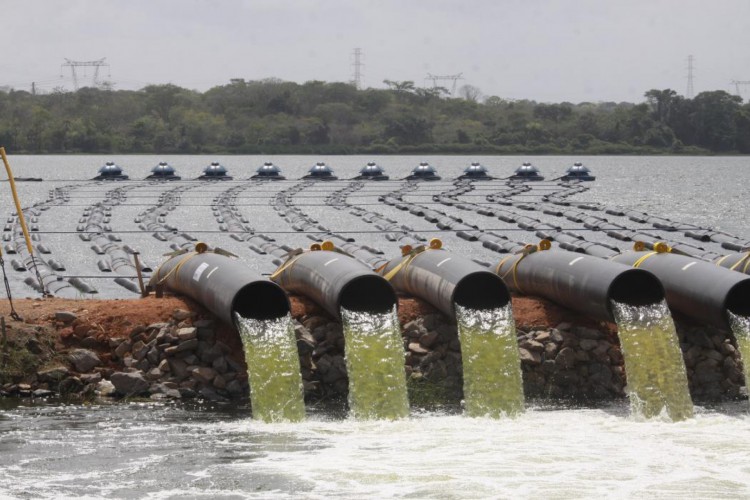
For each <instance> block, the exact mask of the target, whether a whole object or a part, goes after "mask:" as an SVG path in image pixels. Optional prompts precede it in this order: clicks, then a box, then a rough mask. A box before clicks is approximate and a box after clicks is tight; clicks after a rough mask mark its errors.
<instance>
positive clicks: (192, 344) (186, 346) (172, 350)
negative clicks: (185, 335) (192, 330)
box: [164, 338, 198, 356]
mask: <svg viewBox="0 0 750 500" xmlns="http://www.w3.org/2000/svg"><path fill="white" fill-rule="evenodd" d="M196 347H198V339H197V338H196V339H190V340H186V341H185V342H180V343H179V344H177V345H175V346H171V347H167V348H166V349H164V353H165V354H166V355H167V356H174V355H176V354H179V353H181V352H186V351H190V350H193V349H195V348H196Z"/></svg>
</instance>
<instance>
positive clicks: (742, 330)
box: [729, 312, 750, 386]
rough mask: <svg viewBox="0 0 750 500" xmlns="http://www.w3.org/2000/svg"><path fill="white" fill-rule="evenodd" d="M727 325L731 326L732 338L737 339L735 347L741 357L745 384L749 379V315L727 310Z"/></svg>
mask: <svg viewBox="0 0 750 500" xmlns="http://www.w3.org/2000/svg"><path fill="white" fill-rule="evenodd" d="M729 326H730V327H731V328H732V333H733V334H734V338H735V339H737V348H738V349H739V351H740V356H741V357H742V369H743V371H744V373H745V385H746V386H747V385H748V381H750V317H747V316H739V315H737V314H734V313H732V312H729Z"/></svg>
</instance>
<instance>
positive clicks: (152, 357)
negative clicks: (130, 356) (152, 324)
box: [146, 345, 159, 365]
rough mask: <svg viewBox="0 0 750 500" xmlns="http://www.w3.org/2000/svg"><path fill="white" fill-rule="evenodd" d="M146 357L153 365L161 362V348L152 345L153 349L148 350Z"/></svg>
mask: <svg viewBox="0 0 750 500" xmlns="http://www.w3.org/2000/svg"><path fill="white" fill-rule="evenodd" d="M146 359H148V362H149V363H151V364H152V365H158V364H159V349H157V347H156V345H153V346H151V349H149V350H148V354H146Z"/></svg>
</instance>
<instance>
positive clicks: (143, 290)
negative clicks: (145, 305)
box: [133, 252, 148, 297]
mask: <svg viewBox="0 0 750 500" xmlns="http://www.w3.org/2000/svg"><path fill="white" fill-rule="evenodd" d="M139 254H140V252H133V259H134V260H135V272H136V274H138V287H139V288H140V289H141V297H148V290H146V288H145V287H144V286H143V275H142V274H141V262H140V260H139V259H138V255H139Z"/></svg>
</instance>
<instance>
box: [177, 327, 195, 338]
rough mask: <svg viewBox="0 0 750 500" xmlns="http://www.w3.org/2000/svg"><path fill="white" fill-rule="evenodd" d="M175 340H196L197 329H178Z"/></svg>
mask: <svg viewBox="0 0 750 500" xmlns="http://www.w3.org/2000/svg"><path fill="white" fill-rule="evenodd" d="M177 338H178V339H179V340H180V342H184V341H186V340H191V339H197V338H198V329H197V328H195V327H192V326H191V327H188V328H180V329H179V330H177Z"/></svg>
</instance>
